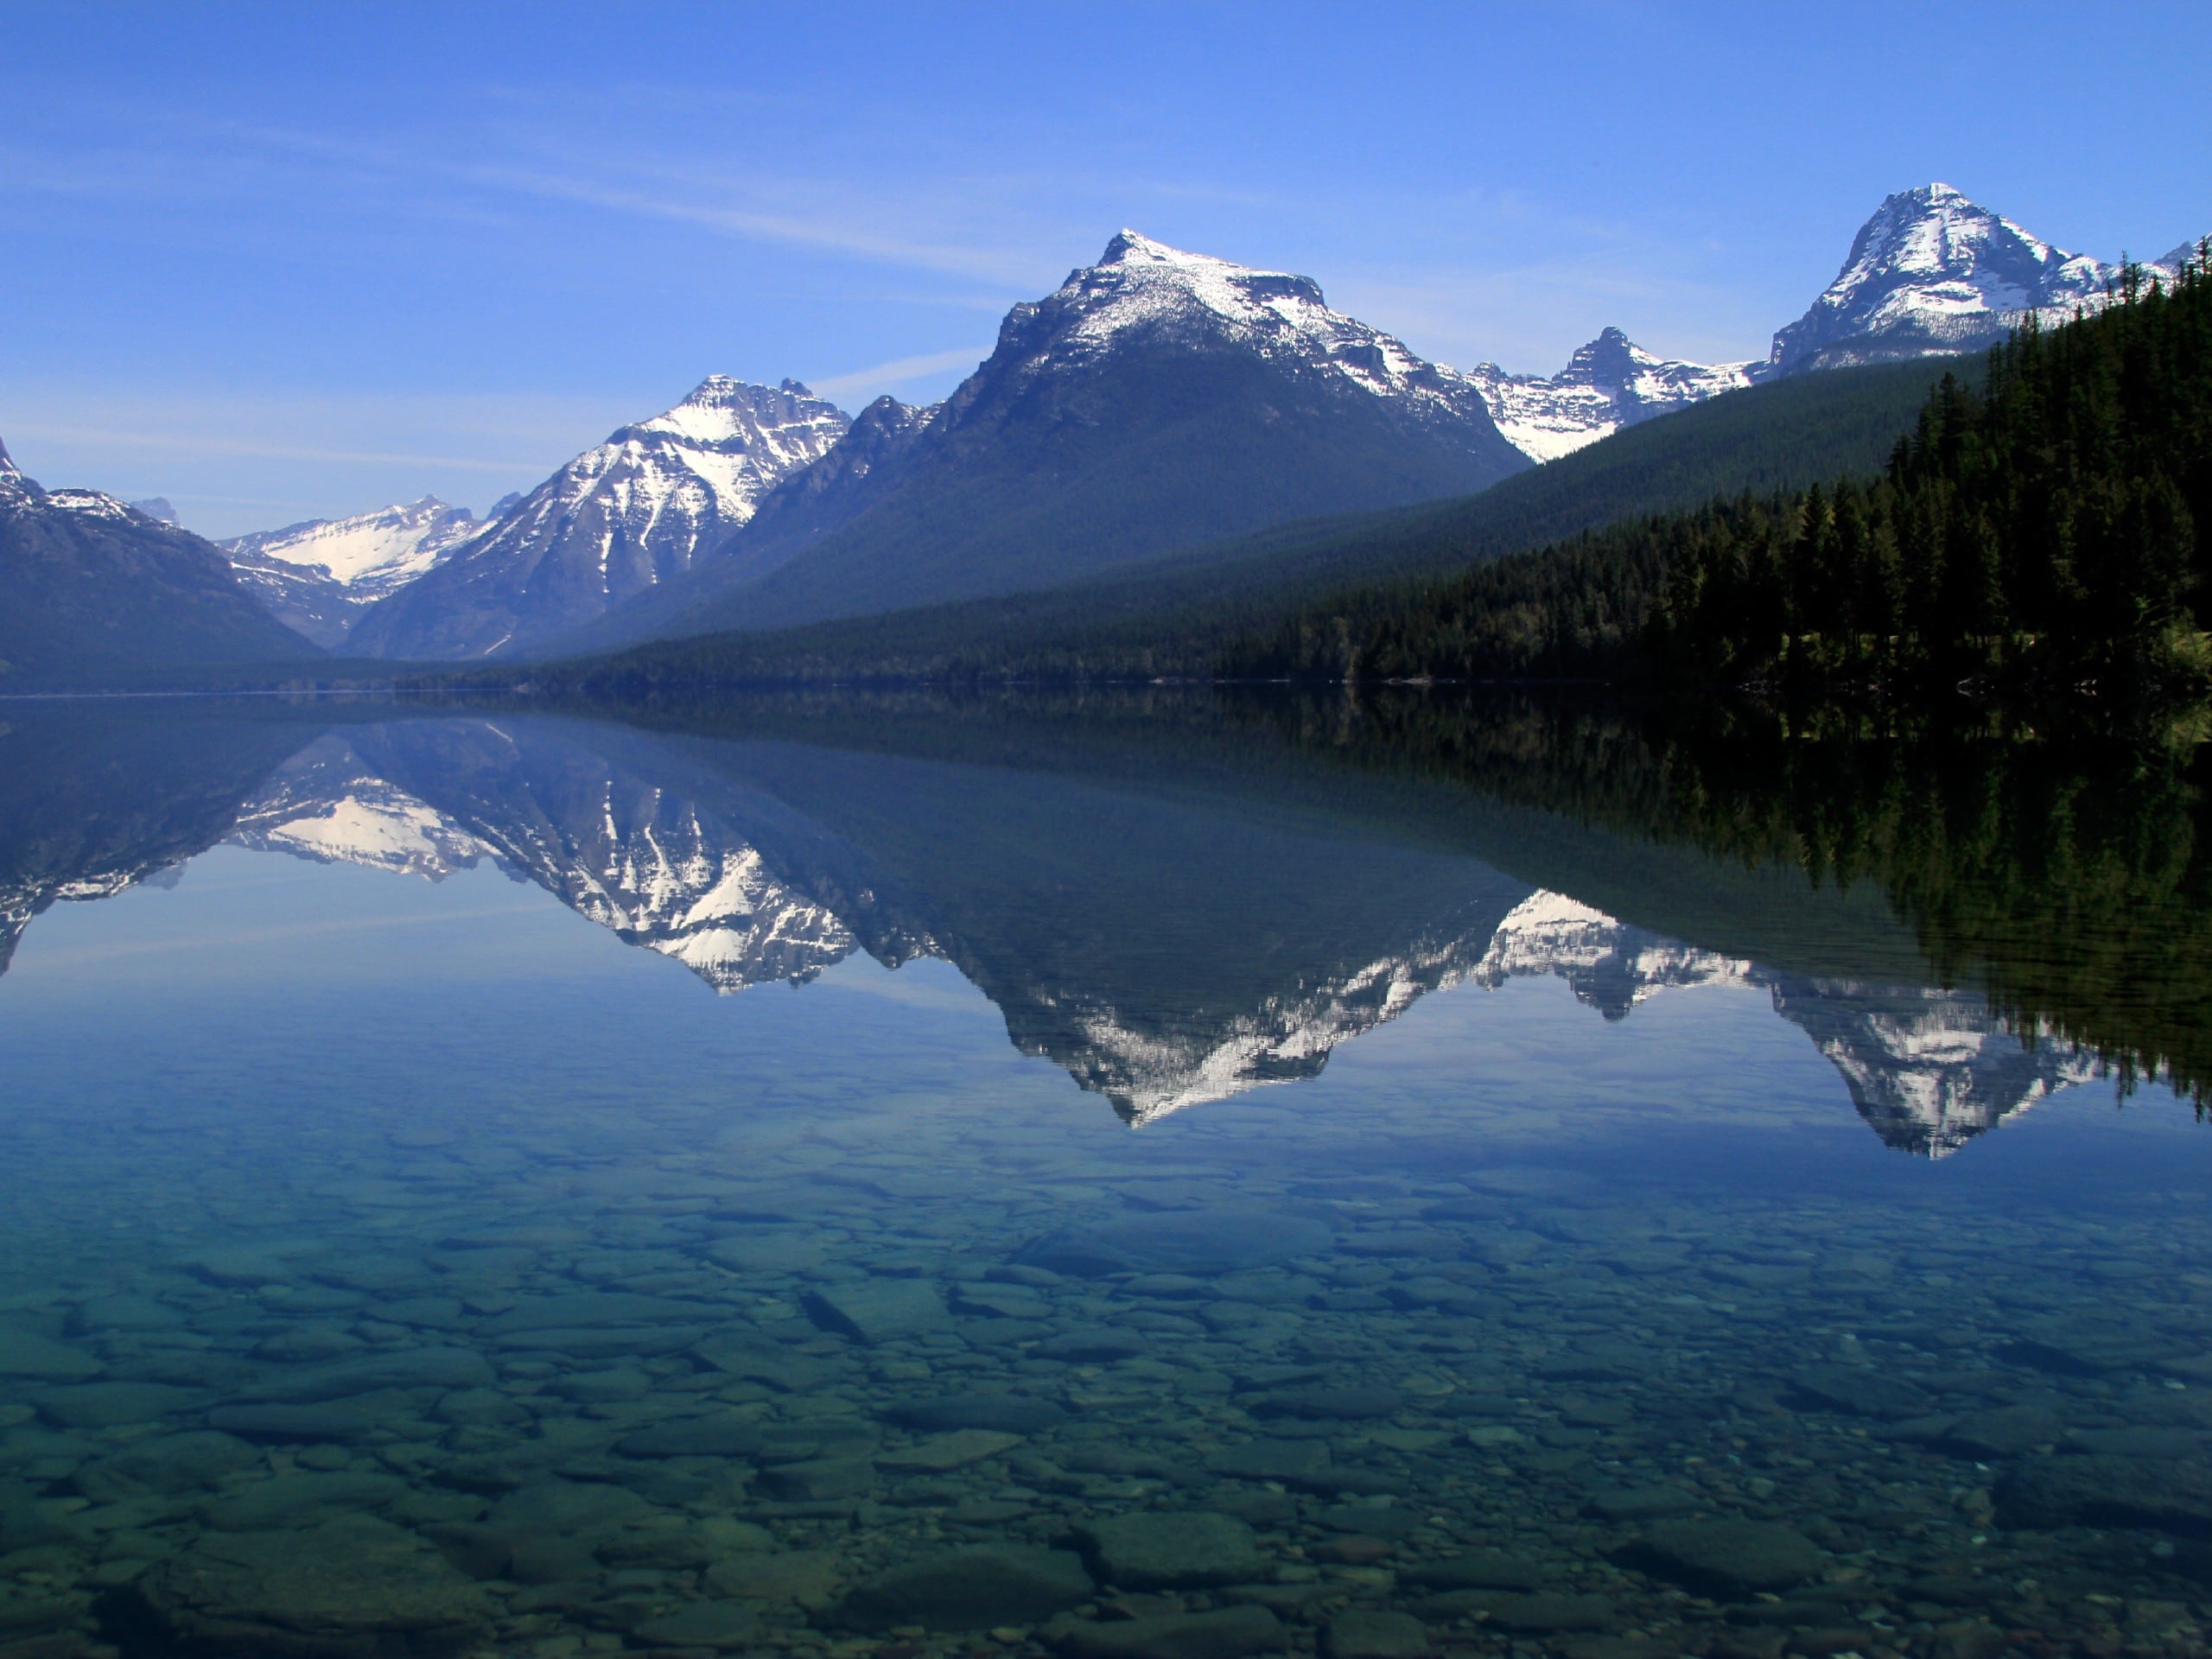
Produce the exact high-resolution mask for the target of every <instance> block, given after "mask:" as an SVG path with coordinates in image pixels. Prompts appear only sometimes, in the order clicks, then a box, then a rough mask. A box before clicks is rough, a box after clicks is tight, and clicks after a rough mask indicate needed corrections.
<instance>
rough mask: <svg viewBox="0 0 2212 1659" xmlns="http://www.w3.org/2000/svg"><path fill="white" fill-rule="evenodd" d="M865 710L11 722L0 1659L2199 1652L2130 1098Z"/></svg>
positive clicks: (1313, 814)
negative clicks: (811, 733)
mask: <svg viewBox="0 0 2212 1659" xmlns="http://www.w3.org/2000/svg"><path fill="white" fill-rule="evenodd" d="M909 715H911V711H906V713H902V714H901V715H900V716H899V719H898V720H893V719H891V718H889V717H885V718H884V719H882V720H880V721H875V722H874V723H870V722H869V721H867V720H866V719H865V718H863V719H862V720H861V726H860V728H858V729H862V730H867V731H869V732H872V733H873V735H872V736H871V737H870V739H869V741H866V742H861V741H856V740H855V738H854V736H853V733H854V731H855V729H856V728H855V725H854V723H853V721H852V720H851V718H850V717H842V716H841V717H840V718H839V719H837V720H824V721H819V722H817V723H818V724H820V725H821V727H822V734H821V735H820V737H819V738H818V740H817V741H812V742H809V741H801V740H802V738H804V730H798V729H797V728H795V724H794V721H793V720H792V719H790V718H784V719H780V720H779V721H776V722H771V725H772V734H767V733H766V732H764V733H763V734H756V735H753V736H749V737H728V736H721V737H712V738H709V737H702V736H699V735H696V734H671V733H662V734H655V733H652V732H647V731H645V730H642V729H639V728H635V727H630V726H625V725H622V724H620V723H617V722H600V723H594V722H588V721H558V720H550V719H547V718H544V717H541V716H518V715H507V714H504V713H503V714H499V715H491V716H486V717H479V716H472V715H437V716H434V717H405V716H402V715H397V714H395V713H394V712H393V711H391V710H375V709H370V710H361V709H353V710H346V711H343V712H342V714H327V713H318V712H317V711H315V710H312V709H310V710H304V711H299V710H293V711H277V710H260V709H256V710H249V711H245V713H242V714H233V713H227V712H226V713H211V712H210V711H208V710H207V709H190V710H183V711H178V710H167V711H155V712H150V713H149V712H144V711H136V712H133V711H123V712H117V711H112V710H107V711H98V712H93V713H88V712H86V711H83V710H60V711H55V710H45V711H41V710H40V709H35V708H29V707H26V708H25V709H22V711H20V712H15V713H10V715H9V719H10V722H11V725H12V729H10V730H9V731H7V732H6V733H5V734H0V766H4V767H5V768H6V769H7V773H8V779H7V783H6V785H5V790H4V796H0V799H4V802H5V810H6V811H7V812H9V813H10V814H12V815H13V821H12V822H10V823H4V824H0V855H4V858H5V861H6V866H5V868H0V880H4V882H5V883H6V884H7V885H6V886H5V887H4V888H0V894H4V899H5V904H6V906H7V909H6V912H5V914H6V916H7V918H8V925H9V926H10V929H11V930H12V931H13V932H14V933H15V934H16V943H15V948H14V953H13V957H12V960H11V961H10V963H8V965H7V969H6V973H5V977H4V978H0V1655H8V1656H22V1659H29V1656H32V1655H36V1656H40V1659H67V1656H91V1655H99V1654H109V1653H113V1652H117V1651H118V1650H119V1651H121V1652H123V1653H125V1654H130V1655H167V1654H208V1655H282V1656H326V1655H327V1656H334V1659H335V1656H345V1659H354V1656H382V1655H387V1654H389V1655H410V1656H412V1655H428V1654H444V1653H452V1654H485V1655H490V1654H501V1655H506V1654H523V1655H545V1656H553V1655H569V1654H578V1653H589V1652H599V1651H610V1652H611V1651H616V1650H651V1651H654V1652H659V1653H663V1654H683V1653H687V1652H690V1653H702V1654H703V1653H709V1652H725V1653H727V1652H741V1653H782V1652H792V1653H817V1652H827V1653H837V1654H855V1655H859V1654H874V1655H883V1656H893V1655H915V1654H924V1653H930V1654H934V1653H951V1652H960V1653H969V1652H989V1653H1001V1654H1027V1653H1046V1652H1065V1653H1072V1654H1076V1655H1078V1656H1083V1655H1126V1654H1135V1655H1162V1656H1210V1655H1214V1654H1238V1653H1307V1652H1313V1651H1315V1650H1316V1649H1317V1648H1318V1649H1319V1650H1320V1651H1322V1652H1324V1653H1332V1654H1335V1655H1338V1656H1341V1659H1356V1656H1375V1659H1380V1656H1387V1655H1397V1654H1419V1653H1430V1652H1437V1653H1468V1654H1476V1653H1479V1654H1493V1653H1506V1652H1511V1653H1516V1654H1531V1655H1534V1654H1560V1655H1567V1656H1580V1659H1612V1656H1661V1655H1675V1654H1699V1655H1713V1656H1758V1659H1768V1656H1779V1655H1783V1654H1785V1653H1800V1654H1806V1655H1823V1654H1840V1653H1858V1654H1860V1655H1864V1656H1868V1659H1872V1656H1878V1655H1899V1654H1912V1655H1929V1656H1944V1659H1996V1656H1999V1655H2004V1654H2008V1653H2018V1654H2024V1655H2033V1656H2045V1655H2061V1654H2074V1653H2081V1654H2094V1655H2119V1654H2175V1655H2179V1654H2186V1653H2195V1652H2199V1651H2202V1650H2203V1648H2204V1644H2205V1636H2204V1631H2205V1630H2207V1629H2208V1628H2212V1621H2208V1618H2207V1615H2208V1614H2212V1605H2208V1602H2212V1588H2209V1587H2208V1576H2207V1575H2208V1573H2212V1555H2208V1554H2206V1553H2205V1548H2204V1544H2203V1539H2204V1536H2205V1535H2206V1534H2207V1532H2208V1531H2212V1481H2208V1479H2207V1478H2206V1477H2205V1475H2204V1473H2203V1470H2204V1467H2205V1459H2206V1455H2207V1446H2208V1444H2212V1357H2208V1356H2212V1297H2208V1294H2207V1293H2208V1288H2209V1287H2212V1276H2208V1272H2207V1268H2206V1251H2205V1246H2206V1243H2207V1242H2208V1231H2207V1228H2206V1225H2205V1219H2204V1217H2205V1214H2206V1203H2205V1201H2206V1198H2207V1196H2208V1192H2212V1177H2208V1166H2207V1164H2206V1161H2205V1160H2206V1157H2207V1154H2208V1145H2209V1144H2212V1143H2208V1142H2207V1141H2206V1139H2205V1137H2206V1135H2208V1134H2212V1131H2209V1130H2207V1129H2205V1128H2202V1126H2200V1125H2199V1124H2198V1123H2197V1122H2196V1120H2195V1116H2194V1114H2193V1113H2192V1111H2191V1109H2190V1107H2189V1106H2188V1104H2187V1103H2184V1102H2183V1101H2180V1100H2177V1099H2176V1098H2175V1097H2174V1096H2173V1094H2172V1092H2171V1090H2170V1089H2167V1088H2165V1087H2164V1086H2163V1085H2159V1084H2151V1085H2147V1086H2145V1087H2144V1088H2142V1089H2140V1090H2137V1091H2136V1092H2135V1093H2134V1094H2133V1096H2130V1097H2129V1098H2128V1099H2127V1100H2126V1103H2125V1105H2124V1107H2122V1106H2120V1105H2119V1104H2118V1103H2116V1098H2115V1093H2114V1089H2113V1084H2111V1083H2110V1082H2109V1081H2104V1080H2100V1079H2099V1078H2097V1077H2095V1076H2094V1075H2093V1074H2094V1071H2095V1067H2094V1065H2092V1064H2091V1063H2090V1062H2089V1061H2088V1060H2087V1059H2085V1058H2082V1056H2081V1055H2080V1054H2078V1053H2076V1052H2075V1051H2074V1050H2073V1049H2072V1048H2071V1047H2070V1046H2068V1045H2065V1044H2063V1043H2059V1042H2056V1041H2054V1040H2050V1039H2044V1040H2041V1041H2031V1042H2027V1043H2024V1042H2023V1041H2022V1040H2021V1039H2020V1038H2019V1037H2018V1036H2017V1035H2015V1034H2013V1033H2012V1032H2010V1031H2007V1030H2006V1029H2005V1028H2004V1023H2003V1022H2002V1021H2000V1020H1999V1019H1998V1018H1997V1017H1996V1016H1995V1015H1994V1014H1993V1013H1992V1012H1991V1010H1990V1009H1989V1008H1988V1007H1987V1006H1986V1004H1985V1003H1984V1002H1983V1001H1981V1000H1980V997H1979V996H1978V995H1976V994H1975V993H1974V991H1973V990H1972V989H1971V988H1967V987H1963V986H1962V987H1960V988H1951V989H1945V988H1942V986H1940V985H1939V984H1937V983H1936V981H1935V977H1934V976H1933V975H1932V974H1930V973H1929V972H1927V971H1926V970H1925V969H1924V968H1923V969H1919V970H1917V971H1916V969H1915V967H1914V964H1915V963H1916V961H1917V960H1918V958H1917V956H1916V946H1915V944H1914V933H1913V930H1912V928H1911V927H1910V925H1908V923H1907V922H1905V921H1903V920H1900V919H1899V918H1898V917H1897V914H1896V913H1894V912H1892V911H1891V909H1890V908H1889V906H1888V905H1887V903H1886V902H1885V900H1884V899H1882V898H1881V897H1880V896H1879V895H1878V894H1877V893H1872V892H1870V891H1868V890H1866V889H1864V888H1850V889H1847V890H1845V891H1843V892H1840V893H1839V892H1837V891H1835V890H1834V889H1833V888H1827V889H1816V888H1814V887H1810V886H1808V884H1807V883H1805V882H1804V881H1803V880H1802V877H1796V876H1793V875H1789V874H1783V873H1777V872H1774V871H1770V870H1768V871H1758V870H1746V869H1745V868H1743V867H1742V866H1741V864H1740V863H1738V864H1734V865H1731V864H1729V863H1727V862H1726V861H1713V860H1708V859H1707V858H1705V857H1704V856H1703V855H1700V854H1697V853H1695V852H1694V850H1692V849H1686V848H1684V847H1682V846H1681V845H1678V844H1677V845H1667V844H1663V843H1662V842H1639V841H1638V840H1637V837H1635V836H1630V835H1623V834H1620V833H1618V827H1616V829H1612V830H1599V829H1593V828H1592V825H1591V824H1590V823H1588V822H1587V821H1586V819H1583V818H1579V817H1574V816H1572V815H1561V816H1557V817H1546V816H1545V815H1543V814H1541V812H1535V811H1534V810H1532V809H1529V808H1527V807H1526V806H1525V805H1522V806H1516V807H1514V808H1512V809H1510V810H1507V809H1504V808H1503V807H1497V806H1496V805H1495V804H1491V805H1489V806H1485V805H1484V804H1483V797H1482V793H1481V791H1479V790H1478V789H1475V790H1471V789H1466V788H1465V787H1464V786H1462V785H1452V788H1450V789H1446V790H1443V791H1441V793H1438V794H1431V795H1424V796H1421V798H1418V799H1416V798H1414V796H1412V795H1409V794H1408V792H1407V791H1406V790H1405V789H1403V788H1402V787H1400V786H1399V785H1395V784H1392V783H1389V782H1388V781H1386V780H1384V779H1381V778H1380V777H1378V776H1377V775H1376V774H1375V773H1372V772H1361V771H1359V770H1358V769H1357V768H1351V769H1347V768H1346V767H1344V766H1341V765H1338V764H1334V763H1325V762H1323V761H1319V760H1313V759H1312V758H1310V756H1308V755H1306V754H1304V753H1302V752H1298V751H1295V750H1294V749H1292V748H1284V749H1282V750H1281V752H1279V753H1278V752H1275V751H1272V750H1270V751H1269V752H1268V757H1267V764H1265V765H1263V766H1262V765H1257V764H1248V763H1250V762H1252V760H1253V757H1254V755H1255V753H1256V752H1257V751H1258V750H1261V749H1265V748H1267V745H1266V743H1265V742H1264V741H1262V740H1261V739H1259V738H1256V737H1255V736H1254V735H1252V734H1250V733H1249V731H1247V732H1242V733H1239V732H1234V731H1232V732H1230V733H1229V734H1225V735H1224V734H1221V733H1218V732H1217V733H1214V734H1211V735H1206V734H1201V735H1200V736H1198V737H1196V738H1194V737H1192V734H1191V733H1190V731H1189V730H1188V729H1187V728H1175V725H1174V722H1173V721H1166V722H1160V723H1161V724H1162V726H1163V728H1166V729H1163V732H1162V734H1161V735H1160V737H1159V738H1158V740H1157V741H1155V742H1149V743H1148V742H1147V739H1146V737H1145V735H1144V733H1145V729H1146V727H1145V722H1144V721H1142V720H1138V721H1134V722H1123V723H1122V724H1121V725H1119V726H1117V727H1116V736H1115V738H1114V740H1113V741H1111V742H1110V743H1104V742H1102V743H1101V744H1100V745H1098V746H1096V747H1093V748H1090V749H1085V748H1084V747H1083V746H1081V745H1080V744H1071V743H1069V742H1067V741H1064V740H1065V732H1066V729H1067V728H1065V726H1059V727H1052V728H1038V727H1035V726H1023V725H1021V724H1020V723H1019V722H1015V723H1014V724H1012V725H1010V726H1007V727H1005V728H999V727H993V726H991V725H990V724H989V722H988V721H986V722H984V723H983V724H982V726H981V727H978V726H977V725H976V722H975V721H974V718H973V712H972V711H968V712H967V713H964V714H963V713H961V712H958V711H955V712H954V713H952V714H948V715H944V716H942V718H941V720H940V721H939V722H938V728H936V733H937V734H936V735H935V736H929V735H927V733H928V732H929V731H930V730H931V728H930V726H929V723H928V721H927V720H926V719H925V720H923V721H921V722H920V724H919V725H917V724H916V723H915V721H913V720H912V719H910V718H909V717H908V716H909ZM803 726H804V721H798V727H803ZM795 730H796V731H797V734H796V735H795ZM917 731H920V732H922V733H924V734H925V735H923V736H919V737H918V736H917V735H916V733H917ZM1055 733H1058V736H1055V735H1054V734H1055ZM1439 801H1441V802H1442V806H1441V808H1440V807H1439V805H1438V803H1439ZM1455 802H1456V803H1457V804H1454V803H1455ZM1439 811H1441V813H1442V817H1441V818H1440V817H1439ZM1486 813H1487V814H1490V816H1488V817H1485V816H1484V815H1485V814H1486ZM1440 823H1441V824H1443V825H1444V826H1445V827H1444V828H1442V829H1440ZM1485 837H1487V839H1485ZM1471 848H1478V849H1479V848H1491V849H1506V850H1505V851H1504V852H1502V853H1500V854H1499V855H1498V856H1499V857H1500V858H1501V859H1503V862H1497V863H1494V862H1491V861H1486V860H1484V859H1483V858H1480V857H1478V856H1475V855H1474V854H1473V852H1472V851H1471V850H1470V849H1471ZM1516 849H1517V850H1516ZM1516 869H1518V871H1519V873H1518V874H1516V873H1515V871H1516ZM1562 870H1565V871H1568V872H1569V873H1570V874H1572V873H1573V871H1576V870H1584V871H1586V872H1587V874H1586V877H1575V878H1574V879H1573V885H1575V886H1582V887H1584V889H1585V890H1584V891H1583V892H1581V893H1577V892H1576V891H1574V890H1573V886H1554V885H1547V883H1548V882H1552V881H1556V880H1560V879H1561V876H1560V872H1561V871H1562ZM1532 871H1535V874H1532ZM1686 895H1687V897H1686ZM1642 898H1648V899H1649V912H1650V914H1649V915H1648V916H1641V917H1640V915H1639V912H1638V911H1637V909H1636V908H1635V906H1636V905H1637V903H1638V902H1639V900H1640V899H1642ZM1601 905H1602V906H1604V907H1603V908H1600V907H1599V906H1601ZM1683 916H1690V917H1693V918H1696V917H1702V918H1705V920H1704V921H1703V922H1702V923H1700V925H1701V926H1704V927H1706V929H1707V933H1708V934H1709V937H1707V938H1697V937H1687V938H1685V937H1675V936H1671V935H1669V934H1668V933H1665V932H1663V931H1660V930H1659V929H1658V928H1657V927H1656V926H1654V925H1649V924H1650V923H1651V921H1652V920H1653V918H1660V919H1665V918H1680V917H1683ZM2081 925H2082V927H2083V928H2085V929H2087V928H2090V927H2092V926H2093V925H2094V920H2093V918H2091V919H2089V920H2085V921H2083V922H2082V924H2081ZM1752 937H1758V938H1773V939H1777V940H1781V941H1783V945H1781V946H1777V950H1776V957H1777V958H1780V957H1791V958H1792V959H1790V960H1778V959H1777V960H1762V959H1761V958H1760V957H1757V956H1753V955H1748V954H1744V953H1743V942H1744V940H1745V938H1752ZM2096 944H2097V941H2096V940H2095V939H2094V938H2086V937H2085V938H2084V939H2083V940H2082V942H2081V948H2082V950H2085V951H2090V950H2094V947H2095V945H2096ZM1784 947H1787V948H1784ZM2050 948H2051V949H2053V950H2063V949H2065V948H2069V942H2068V941H2064V940H2061V941H2056V942H2054V943H2053V944H2052V945H2051V947H2050ZM1885 975H1886V977H1885ZM783 982H791V984H795V985H796V987H797V988H796V989H793V988H791V985H787V984H785V983H783ZM1009 1038H1011V1039H1012V1040H1009Z"/></svg>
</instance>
